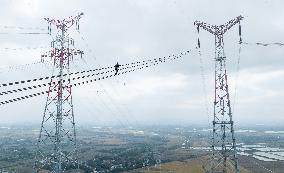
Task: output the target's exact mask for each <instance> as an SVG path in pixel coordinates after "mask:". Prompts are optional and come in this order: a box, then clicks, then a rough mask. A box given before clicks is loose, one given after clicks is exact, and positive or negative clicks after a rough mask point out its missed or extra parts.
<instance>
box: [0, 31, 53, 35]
mask: <svg viewBox="0 0 284 173" xmlns="http://www.w3.org/2000/svg"><path fill="white" fill-rule="evenodd" d="M8 34H20V35H40V34H43V35H48V33H47V32H46V33H45V32H15V33H9V32H0V35H8Z"/></svg>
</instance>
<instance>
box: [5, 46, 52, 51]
mask: <svg viewBox="0 0 284 173" xmlns="http://www.w3.org/2000/svg"><path fill="white" fill-rule="evenodd" d="M46 48H49V47H48V46H37V47H18V48H10V47H5V48H1V49H0V50H3V51H23V50H37V49H46Z"/></svg>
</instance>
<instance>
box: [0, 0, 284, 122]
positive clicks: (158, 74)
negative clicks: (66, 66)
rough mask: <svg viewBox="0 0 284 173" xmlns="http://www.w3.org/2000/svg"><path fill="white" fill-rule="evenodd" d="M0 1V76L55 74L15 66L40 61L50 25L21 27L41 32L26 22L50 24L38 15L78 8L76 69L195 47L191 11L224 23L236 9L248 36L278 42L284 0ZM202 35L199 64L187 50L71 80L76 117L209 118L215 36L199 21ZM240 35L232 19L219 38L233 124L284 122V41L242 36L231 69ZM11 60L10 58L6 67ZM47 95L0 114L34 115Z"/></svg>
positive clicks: (27, 118)
mask: <svg viewBox="0 0 284 173" xmlns="http://www.w3.org/2000/svg"><path fill="white" fill-rule="evenodd" d="M0 3H1V7H0V21H1V23H0V33H8V34H0V40H1V41H0V55H1V68H0V70H1V71H0V80H1V83H2V81H3V82H7V81H15V80H21V79H30V78H35V77H40V76H49V75H51V69H50V68H48V67H44V66H43V65H42V64H35V65H27V66H25V67H24V68H23V69H21V68H16V67H18V65H21V64H30V63H34V62H38V61H39V60H40V55H41V54H42V53H44V52H45V51H47V50H48V49H49V48H48V47H49V46H50V41H51V40H52V37H51V36H49V35H44V34H40V35H21V34H17V33H19V32H45V31H42V30H36V29H29V27H32V28H35V27H40V28H44V29H47V23H46V22H45V21H44V20H43V18H44V17H50V18H56V19H57V18H58V19H62V18H65V17H68V16H70V15H76V14H78V13H79V12H84V16H83V18H82V20H81V21H80V34H79V33H76V32H73V33H72V34H73V35H72V36H73V37H74V39H75V45H76V46H77V47H78V48H79V49H82V50H84V51H85V55H84V61H86V63H84V61H83V60H81V59H77V60H75V61H74V64H75V65H73V66H72V67H73V69H72V70H73V71H77V70H82V69H93V68H96V67H99V66H109V65H114V64H115V63H116V62H117V61H118V62H120V63H128V62H132V61H136V60H143V59H148V58H155V57H163V56H166V55H170V54H173V53H179V52H181V51H185V50H189V49H194V48H195V46H196V40H197V32H196V28H195V27H194V26H193V22H194V21H195V20H201V21H205V22H208V23H210V24H216V25H220V24H223V23H225V22H227V21H228V20H230V19H233V18H235V17H236V16H238V15H240V14H241V15H243V16H244V20H243V21H242V22H241V24H242V31H243V33H242V34H243V40H244V41H245V42H249V43H256V42H265V43H270V42H284V20H283V19H284V11H283V6H284V1H283V0H254V1H253V0H251V1H248V0H238V1H232V0H214V1H212V0H206V1H205V0H84V1H82V0H81V1H79V0H77V1H76V0H68V1H60V0H45V1H44V0H0ZM4 25H7V26H21V27H24V28H25V29H14V28H5V27H4ZM82 38H84V39H82ZM200 40H201V53H202V57H201V58H202V61H203V63H202V64H201V63H200V57H199V56H198V54H197V53H196V52H195V51H193V52H192V53H191V54H190V55H187V56H185V57H184V58H183V59H179V60H175V61H172V62H168V63H163V64H161V65H159V66H155V67H152V68H148V69H146V70H141V71H138V72H133V73H131V74H127V75H124V76H119V77H116V78H112V79H108V80H104V81H101V82H97V83H95V84H90V85H88V86H82V87H78V88H75V89H74V92H73V99H74V111H75V117H76V120H77V122H78V123H77V124H78V125H80V124H83V123H85V122H88V123H93V124H98V125H104V124H109V123H115V124H120V125H132V124H135V123H138V124H140V123H148V124H161V123H164V124H193V123H199V124H205V125H206V124H208V115H209V118H212V115H213V109H212V108H213V91H214V90H213V89H214V83H213V79H214V59H213V58H214V36H213V35H210V34H209V33H208V32H206V31H204V30H201V32H200ZM238 40H239V37H238V26H235V27H233V28H232V29H231V30H229V31H228V32H227V33H226V34H225V40H224V41H225V53H226V56H227V64H228V73H229V85H230V94H231V95H230V96H231V100H232V102H235V104H233V109H234V114H233V119H234V120H235V121H236V124H237V126H239V125H242V124H263V123H264V124H276V123H278V124H281V123H282V124H283V123H284V101H283V97H284V91H283V88H284V80H283V78H284V46H282V47H281V46H268V47H260V46H256V45H243V46H242V49H241V55H240V56H241V58H240V66H239V67H240V70H239V72H238V73H237V70H236V69H237V61H238V55H239V53H238V52H239V51H238V50H239V45H238ZM28 47H43V48H39V49H35V50H30V49H28ZM5 48H24V49H23V50H19V49H18V50H10V49H5ZM201 65H202V66H203V67H204V74H205V81H203V80H202V75H201V71H200V66H201ZM9 66H13V67H14V68H12V69H10V70H9V68H8V67H9ZM20 67H22V66H20ZM237 76H238V77H237ZM237 78H238V80H236V79H237ZM203 83H205V86H204V85H203ZM124 84H125V85H124ZM236 84H237V87H236ZM203 88H205V90H204V89H203ZM1 91H4V90H3V89H1ZM204 91H206V92H204ZM235 91H237V93H236V94H235ZM235 96H236V98H235ZM10 97H12V96H9V98H10ZM5 98H7V97H2V99H1V100H3V99H5ZM45 100H46V96H40V97H38V98H33V99H29V100H26V101H22V102H18V103H12V104H9V105H4V106H1V107H0V110H1V114H0V123H15V122H17V123H21V122H25V123H38V124H39V125H40V121H41V119H42V115H43V110H44V105H45ZM234 100H235V101H234ZM206 105H207V106H208V109H209V114H207V113H206Z"/></svg>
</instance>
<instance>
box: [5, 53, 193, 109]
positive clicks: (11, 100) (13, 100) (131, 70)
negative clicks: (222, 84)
mask: <svg viewBox="0 0 284 173" xmlns="http://www.w3.org/2000/svg"><path fill="white" fill-rule="evenodd" d="M189 52H190V51H186V52H185V53H181V55H186V54H187V53H189ZM181 55H179V56H176V55H173V57H174V58H173V59H170V57H172V56H169V58H167V59H169V60H174V59H177V58H181V57H182V56H181ZM153 60H155V61H154V62H155V63H153V62H151V61H152V60H148V61H150V62H149V63H148V62H146V61H142V62H144V63H143V64H142V66H139V65H137V66H134V67H138V68H136V69H130V70H126V71H122V72H119V73H117V75H122V74H126V73H130V72H134V71H136V70H141V69H144V68H148V67H150V66H152V65H149V64H151V63H153V66H155V65H157V64H159V63H162V62H165V61H166V57H164V61H161V59H160V58H159V60H157V59H153ZM125 65H126V64H125ZM128 68H129V67H124V68H122V69H123V70H125V69H128ZM108 72H115V70H108V71H107V72H106V73H108ZM114 76H116V75H114V74H111V75H107V76H103V77H98V78H95V79H91V80H87V81H82V82H78V83H75V84H72V85H71V87H73V86H80V85H84V84H88V83H92V82H96V81H99V80H103V79H107V78H111V77H114ZM67 81H69V79H68V80H67ZM53 84H56V82H54V83H53ZM31 88H32V87H31ZM52 91H57V90H56V89H53V90H48V91H42V92H38V93H34V94H29V95H26V96H22V97H18V98H14V99H9V100H5V101H2V102H0V106H1V105H4V104H8V103H12V102H16V101H20V100H25V99H28V98H32V97H36V96H39V95H43V94H46V93H49V92H52Z"/></svg>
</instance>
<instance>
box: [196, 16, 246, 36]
mask: <svg viewBox="0 0 284 173" xmlns="http://www.w3.org/2000/svg"><path fill="white" fill-rule="evenodd" d="M242 19H243V16H241V15H240V16H238V17H236V18H235V19H232V20H230V21H228V22H227V23H225V24H223V25H219V26H218V25H210V24H208V23H206V22H201V21H195V22H194V25H196V26H197V30H198V31H199V28H203V29H204V30H206V31H208V32H210V33H211V34H213V35H216V36H218V35H224V34H225V32H226V31H228V30H229V29H231V28H232V27H233V26H234V25H235V24H237V23H239V22H240V21H241V20H242Z"/></svg>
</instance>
